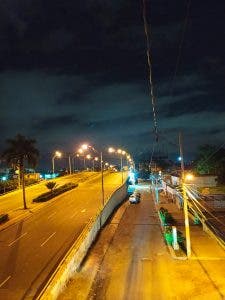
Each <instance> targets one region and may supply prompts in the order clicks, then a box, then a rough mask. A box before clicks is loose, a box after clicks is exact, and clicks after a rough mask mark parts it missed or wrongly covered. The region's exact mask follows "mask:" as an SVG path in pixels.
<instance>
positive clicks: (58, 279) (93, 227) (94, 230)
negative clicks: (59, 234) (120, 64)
mask: <svg viewBox="0 0 225 300" xmlns="http://www.w3.org/2000/svg"><path fill="white" fill-rule="evenodd" d="M126 196H127V186H126V183H125V184H123V185H122V186H121V187H120V188H118V189H117V190H116V191H115V192H114V193H113V194H112V195H111V196H110V197H109V199H108V201H107V203H106V205H105V206H104V208H103V209H102V210H101V211H99V213H98V214H97V215H96V216H95V217H94V218H92V219H90V221H89V222H88V223H87V224H86V226H85V228H84V229H83V231H82V232H81V234H80V235H79V237H78V239H77V240H76V241H75V243H74V244H73V245H72V247H71V248H70V249H69V251H68V252H67V255H66V256H65V257H64V258H63V260H62V261H61V262H60V264H59V265H58V267H57V269H56V270H55V272H54V273H53V274H52V276H51V278H50V279H49V280H48V282H47V283H46V285H45V286H44V288H43V289H42V291H41V292H40V291H39V295H36V297H35V299H38V300H54V299H57V297H58V296H59V294H60V293H61V292H62V291H63V289H64V288H65V286H66V283H67V282H68V280H69V279H70V278H71V277H72V276H73V274H74V273H75V272H76V271H77V269H78V268H79V266H80V265H81V263H82V261H83V259H84V257H85V256H86V254H87V252H88V250H89V248H90V246H91V245H92V243H93V241H94V240H95V238H96V236H97V234H98V232H99V230H100V229H101V227H102V226H104V224H105V223H106V221H107V220H108V218H109V216H110V215H111V214H112V213H113V211H114V210H115V208H116V207H117V206H119V205H120V204H121V203H122V202H123V201H124V199H125V198H126Z"/></svg>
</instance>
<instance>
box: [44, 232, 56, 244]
mask: <svg viewBox="0 0 225 300" xmlns="http://www.w3.org/2000/svg"><path fill="white" fill-rule="evenodd" d="M55 234H56V232H53V233H52V234H51V235H50V236H49V237H48V238H47V240H45V241H44V243H42V244H41V247H43V246H44V245H45V244H46V243H47V242H48V241H49V240H50V239H51V238H52V237H53V235H55Z"/></svg>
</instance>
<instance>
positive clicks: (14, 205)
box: [0, 172, 96, 214]
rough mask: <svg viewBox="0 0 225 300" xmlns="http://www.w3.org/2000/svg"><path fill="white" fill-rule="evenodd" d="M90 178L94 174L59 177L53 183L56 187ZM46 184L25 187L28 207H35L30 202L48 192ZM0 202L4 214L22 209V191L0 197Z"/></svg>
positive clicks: (44, 182) (34, 204)
mask: <svg viewBox="0 0 225 300" xmlns="http://www.w3.org/2000/svg"><path fill="white" fill-rule="evenodd" d="M91 176H96V174H95V173H94V174H93V173H92V172H88V173H79V174H74V175H69V176H65V177H59V178H56V179H54V180H53V181H55V182H56V183H57V184H58V185H63V184H66V183H68V182H74V183H76V182H78V181H79V180H84V179H87V178H89V177H91ZM46 183H47V181H43V182H41V183H39V184H36V185H32V186H30V187H26V201H27V205H28V206H29V207H34V206H37V205H38V204H36V203H32V200H33V199H34V198H35V197H37V196H38V195H40V194H42V193H45V192H47V191H48V189H47V188H46ZM0 202H1V210H2V211H4V213H8V214H11V213H12V212H13V211H14V210H19V209H23V201H22V190H21V189H20V190H17V191H14V192H11V193H9V194H6V195H2V196H0Z"/></svg>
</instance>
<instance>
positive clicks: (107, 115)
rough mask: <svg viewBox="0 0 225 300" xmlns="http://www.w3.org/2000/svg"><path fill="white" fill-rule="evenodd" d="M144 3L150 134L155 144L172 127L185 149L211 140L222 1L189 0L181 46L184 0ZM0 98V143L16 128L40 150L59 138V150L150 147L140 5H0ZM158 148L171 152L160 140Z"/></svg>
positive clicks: (221, 91) (221, 62)
mask: <svg viewBox="0 0 225 300" xmlns="http://www.w3.org/2000/svg"><path fill="white" fill-rule="evenodd" d="M147 3H148V4H147V5H148V7H147V18H148V21H149V23H150V25H151V36H150V39H151V61H152V68H153V83H154V91H155V94H156V111H157V118H158V124H159V131H160V132H165V134H164V135H162V136H160V143H162V144H163V143H166V142H165V140H166V139H165V136H166V138H167V139H169V140H172V141H173V140H176V139H177V134H178V132H179V130H182V131H183V132H184V135H185V136H186V138H185V139H187V140H189V145H188V151H190V152H194V149H195V148H196V146H197V145H198V144H199V143H204V142H205V141H206V140H209V139H210V140H211V141H212V142H213V141H214V142H216V143H219V142H220V141H221V140H223V136H224V118H225V115H224V113H225V105H224V96H225V86H224V72H225V51H224V48H225V44H224V43H225V42H224V41H225V40H224V36H225V24H224V22H225V19H224V11H225V2H224V1H214V3H213V4H212V2H211V1H208V0H205V1H203V0H199V1H191V6H190V10H189V15H188V19H187V23H186V28H185V34H184V36H183V43H182V44H181V38H182V31H183V25H184V20H185V16H186V14H187V1H186V0H179V1H178V0H176V1H172V2H171V1H170V2H169V1H165V0H153V1H147ZM181 46H182V47H181ZM179 47H181V48H180V50H179ZM179 51H180V59H179V64H178V65H177V68H176V72H175V67H176V62H177V58H178V53H179ZM0 101H1V123H2V125H1V126H2V127H3V129H4V130H2V135H1V137H0V140H1V142H2V143H3V140H4V139H5V138H7V137H9V136H13V135H14V134H16V133H17V132H18V128H19V129H20V131H21V133H23V134H28V135H34V137H36V138H37V139H39V140H40V143H39V145H40V147H41V149H47V148H48V149H51V150H52V149H54V147H58V146H59V144H60V143H61V144H62V145H63V147H64V148H66V149H67V150H69V149H70V148H72V147H73V144H75V143H77V141H78V140H83V139H86V140H89V141H91V142H93V143H98V144H99V145H103V144H105V145H106V144H108V143H115V144H120V145H122V146H123V147H125V148H127V147H130V148H131V149H133V150H134V151H143V149H150V148H151V144H152V141H153V140H154V134H153V130H152V128H153V119H152V107H151V98H150V95H149V87H148V67H147V59H146V40H145V35H144V30H143V20H142V5H141V2H140V1H130V0H116V1H110V0H106V1H101V0H85V1H84V0H83V1H81V0H76V1H74V0H68V1H61V0H54V1H53V0H48V1H44V0H32V1H27V0H3V1H1V2H0ZM209 120H210V121H209ZM1 147H2V146H1ZM168 147H169V149H171V151H177V148H176V147H175V146H174V145H173V146H172V144H171V143H169V142H168ZM165 148H166V147H165ZM172 149H174V150H172ZM46 151H47V150H46ZM149 151H150V150H149Z"/></svg>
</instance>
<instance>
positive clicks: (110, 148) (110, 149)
mask: <svg viewBox="0 0 225 300" xmlns="http://www.w3.org/2000/svg"><path fill="white" fill-rule="evenodd" d="M108 151H109V153H114V152H115V151H116V150H115V149H114V148H113V147H109V149H108Z"/></svg>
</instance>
